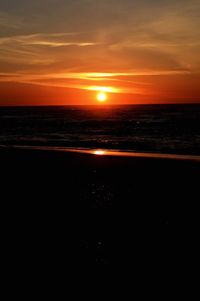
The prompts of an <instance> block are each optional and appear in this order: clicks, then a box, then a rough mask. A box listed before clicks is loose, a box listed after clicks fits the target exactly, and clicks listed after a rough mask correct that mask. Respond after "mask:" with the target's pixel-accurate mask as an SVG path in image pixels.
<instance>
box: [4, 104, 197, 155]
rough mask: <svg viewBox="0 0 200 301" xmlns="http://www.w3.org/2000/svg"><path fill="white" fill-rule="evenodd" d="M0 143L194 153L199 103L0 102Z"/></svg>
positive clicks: (195, 151) (195, 152)
mask: <svg viewBox="0 0 200 301" xmlns="http://www.w3.org/2000/svg"><path fill="white" fill-rule="evenodd" d="M0 145H33V146H62V147H73V148H105V149H117V150H126V151H137V152H138V151H139V152H154V153H155V152H156V153H157V152H158V153H174V154H188V155H200V105H131V106H129V105H128V106H105V107H100V106H65V107H62V106H57V107H56V106H55V107H0Z"/></svg>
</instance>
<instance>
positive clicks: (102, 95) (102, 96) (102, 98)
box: [97, 92, 107, 102]
mask: <svg viewBox="0 0 200 301" xmlns="http://www.w3.org/2000/svg"><path fill="white" fill-rule="evenodd" d="M97 100H98V101H99V102H105V101H106V100H107V95H106V93H104V92H100V93H98V94H97Z"/></svg>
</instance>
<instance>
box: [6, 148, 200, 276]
mask: <svg viewBox="0 0 200 301" xmlns="http://www.w3.org/2000/svg"><path fill="white" fill-rule="evenodd" d="M0 164H1V206H2V213H3V233H4V238H5V241H6V243H5V244H4V246H5V248H6V254H7V256H8V258H9V262H10V263H11V264H12V265H16V266H18V265H19V263H20V265H21V266H23V267H24V268H26V267H27V269H30V268H33V269H35V268H38V269H39V270H41V269H45V270H46V271H48V269H50V270H52V269H61V270H62V269H65V268H66V267H67V266H69V265H73V267H77V268H81V267H87V268H88V267H96V266H99V265H103V266H105V265H106V266H112V267H115V268H116V267H119V266H120V267H127V266H134V269H138V270H141V269H142V268H143V267H145V268H146V269H147V268H148V267H149V268H152V267H153V268H154V269H155V268H157V269H159V270H162V271H166V270H168V271H169V270H170V269H171V268H172V266H173V269H174V268H175V267H176V266H177V268H180V267H181V266H182V264H183V260H184V266H186V265H190V264H191V265H192V264H193V260H194V256H195V252H196V250H197V244H198V241H197V237H198V230H197V229H198V228H197V226H198V224H199V214H198V212H199V211H198V203H199V178H200V177H199V176H200V162H199V161H198V160H193V159H192V158H182V159H181V160H178V158H170V157H169V158H166V157H162V156H159V155H157V156H156V155H155V156H153V157H152V156H147V155H141V154H140V155H139V154H138V155H136V156H119V155H114V156H113V155H111V154H110V155H108V156H104V155H103V156H102V155H101V154H98V155H94V154H93V153H85V152H73V151H70V152H65V151H63V150H60V151H53V150H44V149H43V150H42V149H23V148H21V149H20V148H19V149H17V148H13V149H12V148H5V147H4V148H0ZM192 254H193V255H192Z"/></svg>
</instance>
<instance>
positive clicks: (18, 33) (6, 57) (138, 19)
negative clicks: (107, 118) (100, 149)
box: [0, 0, 200, 105]
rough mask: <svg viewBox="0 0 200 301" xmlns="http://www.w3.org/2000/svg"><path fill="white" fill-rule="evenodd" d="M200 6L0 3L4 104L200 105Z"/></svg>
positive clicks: (179, 0) (66, 0)
mask: <svg viewBox="0 0 200 301" xmlns="http://www.w3.org/2000/svg"><path fill="white" fill-rule="evenodd" d="M199 28H200V1H199V0H176V1H175V0H173V1H172V0H140V1H138V0H137V1H136V0H34V1H31V0H17V1H16V0H1V1H0V105H68V104H95V103H96V94H97V92H98V91H105V92H107V97H108V102H109V103H110V104H127V103H130V104H134V103H139V104H140V103H141V104H143V103H161V104H162V103H200V55H199V53H200V30H199Z"/></svg>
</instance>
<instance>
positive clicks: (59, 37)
mask: <svg viewBox="0 0 200 301" xmlns="http://www.w3.org/2000/svg"><path fill="white" fill-rule="evenodd" d="M74 36H77V33H49V34H42V33H38V34H30V35H21V36H11V37H3V38H0V45H12V46H14V47H17V46H20V45H21V46H25V45H38V46H50V47H61V46H80V47H84V46H91V45H95V43H94V42H91V41H78V40H74V39H73V40H70V37H74Z"/></svg>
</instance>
